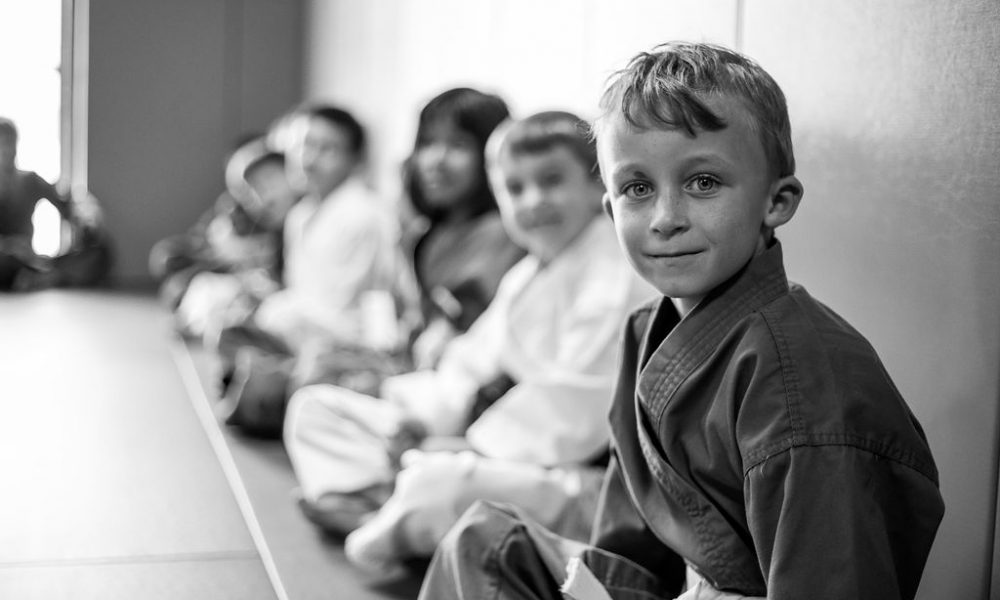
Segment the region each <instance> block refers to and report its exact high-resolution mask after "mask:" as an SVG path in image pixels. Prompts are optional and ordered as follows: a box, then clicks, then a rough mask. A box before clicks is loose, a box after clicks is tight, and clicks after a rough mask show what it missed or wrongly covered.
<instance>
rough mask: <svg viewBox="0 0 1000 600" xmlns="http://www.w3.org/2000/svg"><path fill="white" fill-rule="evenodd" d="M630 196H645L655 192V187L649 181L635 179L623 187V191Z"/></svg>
mask: <svg viewBox="0 0 1000 600" xmlns="http://www.w3.org/2000/svg"><path fill="white" fill-rule="evenodd" d="M621 193H623V194H625V195H626V196H628V197H629V198H645V197H646V196H648V195H649V194H651V193H653V187H652V186H651V185H649V184H648V183H645V182H642V181H634V182H632V183H629V184H627V185H625V186H624V187H623V188H622V192H621Z"/></svg>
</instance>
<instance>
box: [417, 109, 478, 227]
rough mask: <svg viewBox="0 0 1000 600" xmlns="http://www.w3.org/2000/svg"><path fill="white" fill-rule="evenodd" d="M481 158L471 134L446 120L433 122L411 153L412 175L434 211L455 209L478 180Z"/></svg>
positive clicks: (471, 190)
mask: <svg viewBox="0 0 1000 600" xmlns="http://www.w3.org/2000/svg"><path fill="white" fill-rule="evenodd" d="M482 164H483V155H482V152H481V151H480V149H479V145H478V144H477V143H476V140H475V138H473V137H472V135H470V134H468V133H465V132H464V131H462V130H460V129H459V128H458V127H455V125H454V124H452V123H451V122H449V121H439V122H437V123H433V124H431V125H430V126H428V127H427V128H426V131H425V132H423V135H422V137H421V139H420V140H419V142H418V144H417V149H416V151H415V152H414V153H413V168H414V176H415V177H416V182H417V185H418V186H420V192H421V193H422V194H423V196H424V200H425V201H426V202H427V204H429V205H430V206H432V207H434V208H444V209H450V208H457V207H458V205H459V204H460V203H461V202H462V201H463V200H466V199H468V198H469V197H470V195H471V194H472V192H473V191H474V190H475V189H476V187H478V186H479V184H480V181H481V179H480V178H481V172H482V171H481V169H482Z"/></svg>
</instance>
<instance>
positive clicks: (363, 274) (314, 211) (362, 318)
mask: <svg viewBox="0 0 1000 600" xmlns="http://www.w3.org/2000/svg"><path fill="white" fill-rule="evenodd" d="M284 242H285V248H284V252H285V256H284V261H285V263H284V267H285V268H284V280H285V288H284V289H283V290H281V291H279V292H276V293H275V294H273V295H271V296H269V297H268V298H267V299H266V300H265V301H264V303H263V304H262V305H261V306H260V308H259V310H258V312H257V316H256V321H257V324H258V325H259V326H260V327H261V328H263V329H265V330H266V331H269V332H271V333H275V334H276V335H278V336H279V337H281V338H283V339H284V340H286V341H287V342H289V345H290V346H291V347H292V348H296V347H298V346H300V345H301V344H302V343H304V342H305V341H307V340H310V339H315V338H321V339H334V340H338V341H345V342H355V343H365V342H366V340H365V335H366V332H365V327H364V325H365V324H368V325H371V323H370V321H371V318H370V317H371V315H369V314H365V311H364V308H363V306H364V302H365V299H366V292H371V291H385V292H389V293H392V292H393V291H394V290H395V288H396V285H397V283H398V281H399V270H400V268H401V261H400V250H399V226H398V220H397V219H396V216H395V213H394V210H393V207H392V205H391V204H390V203H389V202H388V201H386V200H385V199H383V198H381V197H379V196H377V195H376V194H375V193H374V192H372V191H371V190H369V189H368V188H367V187H366V186H365V185H364V184H363V183H362V182H361V180H360V179H358V178H356V177H352V178H351V179H348V180H347V181H345V182H344V183H343V184H341V185H340V186H339V187H337V189H335V190H334V191H333V192H331V193H330V195H328V196H327V197H326V198H324V199H322V200H320V199H318V198H315V197H306V198H303V199H302V200H300V201H299V202H298V203H297V204H296V205H295V206H293V207H292V209H291V210H290V211H289V213H288V216H287V217H286V219H285V231H284ZM394 317H395V316H394V315H383V316H381V318H384V319H388V320H392V321H393V322H392V324H391V326H392V327H394V326H395V322H394ZM380 326H381V327H385V326H386V325H385V324H382V325H380Z"/></svg>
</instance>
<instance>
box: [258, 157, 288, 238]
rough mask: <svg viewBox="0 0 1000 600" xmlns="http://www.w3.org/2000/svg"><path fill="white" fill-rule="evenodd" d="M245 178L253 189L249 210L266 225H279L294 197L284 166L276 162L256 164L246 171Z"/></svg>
mask: <svg viewBox="0 0 1000 600" xmlns="http://www.w3.org/2000/svg"><path fill="white" fill-rule="evenodd" d="M246 180H247V184H248V185H249V186H250V189H251V190H253V194H252V200H251V202H252V203H253V206H250V207H249V209H250V212H252V213H253V214H254V215H256V216H257V217H258V218H259V219H261V220H262V221H263V222H264V223H265V225H267V226H268V227H277V226H278V225H280V224H281V222H282V221H283V220H284V219H285V215H286V214H288V209H289V208H291V207H292V204H294V203H295V197H296V194H295V191H294V190H293V189H292V186H291V185H290V184H289V182H288V177H286V176H285V169H284V166H283V165H281V164H280V163H277V162H273V163H270V162H269V163H264V164H261V165H258V166H257V167H256V168H254V169H253V170H252V171H250V172H249V173H247V175H246Z"/></svg>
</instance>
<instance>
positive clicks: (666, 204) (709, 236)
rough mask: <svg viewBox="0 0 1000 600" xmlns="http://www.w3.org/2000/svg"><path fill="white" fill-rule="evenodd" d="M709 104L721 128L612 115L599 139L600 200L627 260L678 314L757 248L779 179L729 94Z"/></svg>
mask: <svg viewBox="0 0 1000 600" xmlns="http://www.w3.org/2000/svg"><path fill="white" fill-rule="evenodd" d="M709 106H710V107H711V108H712V110H713V111H715V112H716V114H718V115H719V116H721V117H722V118H723V119H724V120H725V121H726V122H727V123H728V126H727V127H725V128H724V129H721V130H719V131H701V132H698V134H697V135H696V136H695V137H690V136H689V135H687V133H686V132H684V131H683V130H664V129H654V128H649V129H643V130H639V129H635V128H632V127H631V126H630V125H629V124H628V123H627V122H626V121H625V120H624V119H623V118H622V117H621V115H620V114H619V115H612V116H609V117H608V119H607V121H606V122H605V123H604V124H603V126H602V127H601V129H600V133H599V136H598V140H597V148H598V156H599V162H600V165H601V173H602V174H603V177H604V182H605V185H606V186H607V190H608V191H607V195H606V196H605V208H606V210H608V212H609V214H611V216H612V218H613V219H614V222H615V228H616V229H617V231H618V238H619V241H620V242H621V244H622V247H623V248H624V249H625V252H626V254H627V256H628V259H629V262H630V263H631V264H632V266H633V267H634V268H635V269H636V271H638V273H639V274H640V275H641V276H642V277H643V278H644V279H646V281H648V282H649V283H650V284H652V285H653V287H655V288H656V289H657V290H659V292H660V293H662V294H663V295H665V296H669V297H671V298H674V299H675V300H677V301H679V302H680V304H681V306H682V312H685V313H686V312H687V311H688V310H690V309H691V308H693V307H694V305H695V304H697V303H698V302H699V301H700V300H701V299H702V298H703V297H704V296H705V294H707V293H708V292H709V291H711V290H712V289H713V288H715V287H716V286H718V285H719V284H721V283H723V282H724V281H726V280H727V279H729V278H730V277H731V276H733V275H734V274H736V272H737V271H739V270H740V269H741V268H742V267H743V266H744V265H746V264H747V262H748V261H749V260H750V259H751V258H752V257H753V256H754V255H755V254H756V253H759V252H761V251H763V249H764V247H765V242H766V230H765V219H766V218H768V213H769V210H770V206H771V204H772V202H771V199H772V196H773V194H774V191H775V189H776V185H777V182H776V181H774V180H773V178H772V177H771V176H770V175H769V173H770V170H769V168H768V162H767V158H766V156H765V154H764V148H763V145H762V143H761V141H760V138H759V136H758V135H757V134H755V133H754V132H753V131H752V130H751V128H750V125H749V115H748V114H747V113H746V111H745V110H744V109H743V108H742V107H741V106H740V105H739V104H738V103H737V102H736V101H734V100H729V99H719V100H717V101H714V102H709ZM796 203H797V199H796ZM793 212H794V211H793ZM789 218H790V215H789ZM786 220H787V219H786ZM782 222H783V221H782Z"/></svg>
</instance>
